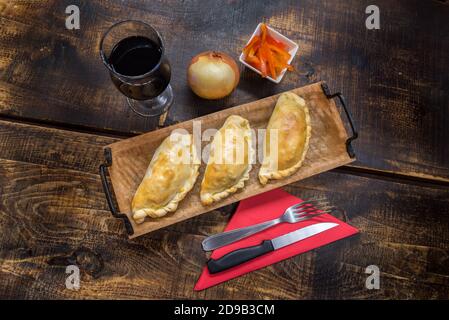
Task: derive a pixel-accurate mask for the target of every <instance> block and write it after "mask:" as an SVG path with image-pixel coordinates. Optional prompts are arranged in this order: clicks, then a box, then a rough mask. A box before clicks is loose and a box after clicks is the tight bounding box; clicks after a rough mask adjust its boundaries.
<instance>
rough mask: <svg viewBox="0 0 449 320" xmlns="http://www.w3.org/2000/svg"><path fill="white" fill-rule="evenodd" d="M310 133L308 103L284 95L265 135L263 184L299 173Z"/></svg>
mask: <svg viewBox="0 0 449 320" xmlns="http://www.w3.org/2000/svg"><path fill="white" fill-rule="evenodd" d="M311 131H312V128H311V125H310V116H309V109H308V108H307V105H306V102H305V100H304V99H303V98H301V97H299V96H297V95H296V94H294V93H291V92H286V93H283V94H281V96H280V97H279V99H278V101H277V103H276V106H275V107H274V110H273V113H272V115H271V117H270V120H269V122H268V126H267V130H266V133H265V139H264V159H263V162H262V166H261V167H260V171H259V180H260V183H262V184H266V183H267V182H268V180H269V179H282V178H284V177H287V176H290V175H292V174H293V173H295V172H296V170H298V168H299V167H300V166H301V164H302V162H303V161H304V158H305V156H306V153H307V149H308V148H309V140H310V136H311ZM276 149H277V150H276Z"/></svg>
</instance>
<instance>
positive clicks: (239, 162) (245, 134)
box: [200, 115, 254, 205]
mask: <svg viewBox="0 0 449 320" xmlns="http://www.w3.org/2000/svg"><path fill="white" fill-rule="evenodd" d="M253 156H254V151H253V147H252V134H251V128H250V126H249V122H248V120H246V119H244V118H242V117H240V116H235V115H233V116H230V117H228V118H227V119H226V121H225V123H224V124H223V126H222V127H221V128H220V130H218V131H217V133H216V134H215V135H214V138H213V141H212V144H211V148H210V153H209V159H208V163H207V167H206V171H205V173H204V177H203V181H202V182H201V192H200V197H201V202H202V203H203V204H205V205H208V204H211V203H213V202H216V201H219V200H221V199H223V198H226V197H227V196H229V195H230V194H232V193H234V192H236V191H237V190H238V189H241V188H243V187H244V185H245V181H246V180H248V179H249V172H250V170H251V167H252V166H251V162H252V159H253Z"/></svg>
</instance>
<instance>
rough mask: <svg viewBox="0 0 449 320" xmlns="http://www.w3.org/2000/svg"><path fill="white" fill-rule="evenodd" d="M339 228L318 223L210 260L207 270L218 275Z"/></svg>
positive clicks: (335, 224)
mask: <svg viewBox="0 0 449 320" xmlns="http://www.w3.org/2000/svg"><path fill="white" fill-rule="evenodd" d="M336 226H338V223H332V222H323V223H316V224H312V225H310V226H307V227H305V228H301V229H299V230H296V231H293V232H290V233H287V234H284V235H282V236H280V237H277V238H274V239H272V240H265V241H263V242H262V243H261V244H259V245H257V246H253V247H248V248H242V249H238V250H235V251H232V252H229V253H227V254H225V255H224V256H223V257H221V258H219V259H217V260H214V259H209V261H208V262H207V268H208V269H209V272H210V273H211V274H214V273H218V272H221V271H224V270H227V269H229V268H232V267H235V266H237V265H239V264H241V263H243V262H246V261H249V260H251V259H254V258H257V257H259V256H261V255H263V254H266V253H268V252H271V251H274V250H277V249H280V248H283V247H286V246H288V245H290V244H292V243H295V242H298V241H301V240H304V239H306V238H309V237H312V236H314V235H316V234H318V233H321V232H323V231H326V230H329V229H332V228H334V227H336Z"/></svg>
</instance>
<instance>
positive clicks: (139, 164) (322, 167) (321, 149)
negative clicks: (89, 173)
mask: <svg viewBox="0 0 449 320" xmlns="http://www.w3.org/2000/svg"><path fill="white" fill-rule="evenodd" d="M290 92H293V93H295V94H297V95H299V96H301V97H302V98H304V99H305V101H306V103H307V106H308V109H309V114H310V125H311V127H312V130H311V137H310V142H309V148H308V151H307V154H306V158H305V160H304V162H303V164H302V166H301V168H300V169H299V170H298V171H297V172H296V173H294V174H292V175H291V176H289V177H286V178H284V179H280V180H272V181H270V182H269V183H268V184H266V185H264V186H262V185H261V184H260V182H259V178H258V172H259V170H260V160H256V162H255V163H254V164H253V165H252V170H251V172H250V176H249V179H248V181H247V182H245V188H243V189H242V190H240V191H239V192H236V193H235V194H232V195H230V196H229V197H227V198H226V199H223V200H221V201H219V202H217V203H214V204H212V205H208V206H205V205H203V204H202V203H201V201H200V196H199V195H200V181H202V179H203V173H204V170H205V167H206V162H207V159H206V158H205V156H204V155H205V151H206V150H207V149H206V148H207V146H208V145H209V143H211V141H203V137H204V135H205V134H204V133H205V132H207V130H210V129H217V128H218V129H219V128H221V126H222V125H223V123H224V122H225V121H226V119H227V118H228V117H229V116H232V115H239V116H242V117H244V118H245V119H247V120H248V121H249V123H250V126H251V129H254V130H255V131H254V132H253V133H254V134H253V139H254V141H256V140H257V141H258V142H257V143H254V144H253V147H254V150H255V151H254V153H255V156H256V157H260V156H261V155H262V153H263V152H262V151H261V150H262V148H263V147H262V146H263V138H262V139H259V138H260V134H259V132H257V131H258V130H260V129H263V130H265V129H266V127H267V125H268V121H269V119H270V117H271V114H272V112H273V109H274V106H275V105H276V102H277V100H278V98H279V95H275V96H271V97H267V98H264V99H261V100H258V101H254V102H250V103H247V104H243V105H241V106H237V107H233V108H229V109H226V110H223V111H220V112H215V113H213V114H209V115H206V116H203V117H200V118H196V119H195V120H193V121H185V122H182V123H179V124H177V125H173V126H170V127H167V128H163V129H161V130H157V131H153V132H149V133H146V134H142V135H139V136H137V137H133V138H129V139H126V140H122V141H120V142H116V143H113V144H111V145H109V146H107V148H109V149H110V150H111V153H112V165H111V166H110V167H109V175H110V178H111V184H112V186H113V190H114V193H115V198H116V199H117V204H118V207H119V211H120V212H122V213H124V214H126V215H127V216H128V219H129V221H130V222H131V225H132V227H133V230H134V233H133V234H132V235H131V237H137V236H140V235H142V234H145V233H147V232H151V231H154V230H157V229H159V228H163V227H165V226H168V225H170V224H173V223H177V222H179V221H182V220H186V219H189V218H191V217H194V216H197V215H200V214H203V213H205V212H208V211H211V210H213V209H217V208H220V207H223V206H225V205H228V204H231V203H234V202H237V201H240V200H243V199H246V198H249V197H252V196H255V195H257V194H259V193H263V192H267V191H270V190H273V189H276V188H280V187H282V186H284V185H287V184H290V183H292V182H296V181H298V180H302V179H304V178H308V177H310V176H312V175H315V174H319V173H321V172H325V171H328V170H331V169H334V168H336V167H340V166H342V165H345V164H348V163H351V162H353V161H354V160H355V159H352V158H351V157H350V156H349V154H348V151H347V148H346V141H347V139H348V134H347V133H346V130H345V127H344V124H343V122H342V121H341V118H340V115H339V113H338V110H337V107H336V106H335V103H334V101H333V100H329V99H328V98H327V97H326V95H325V93H324V92H323V88H322V83H320V82H318V83H315V84H311V85H308V86H305V87H301V88H296V89H293V90H291V91H290ZM194 121H195V123H194ZM173 130H184V131H188V132H189V133H191V134H193V137H194V138H193V139H194V140H195V141H196V142H195V141H194V142H193V143H194V144H195V145H196V146H197V148H198V150H199V153H200V155H199V157H198V158H199V159H202V160H201V165H200V169H199V172H200V173H199V177H198V179H197V182H196V183H195V186H194V187H193V189H192V191H190V192H189V193H188V194H187V195H186V197H185V199H184V200H182V201H181V202H180V203H179V206H178V209H177V210H176V212H174V213H172V214H171V213H170V214H167V215H166V216H164V217H160V218H158V219H152V218H148V219H146V220H145V221H144V222H143V223H141V224H137V223H136V222H135V221H134V219H133V213H132V209H131V202H132V199H133V197H134V194H135V191H136V190H137V188H138V186H139V185H140V183H141V182H142V178H143V176H144V175H145V172H146V170H147V167H148V165H149V162H150V159H151V158H152V157H153V154H154V152H155V151H156V149H157V148H158V147H159V146H160V145H161V143H162V141H163V140H164V139H166V138H167V137H168V136H169V135H170V133H171V132H172V131H173ZM195 130H197V131H198V132H195ZM261 140H262V141H261Z"/></svg>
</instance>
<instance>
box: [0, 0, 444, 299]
mask: <svg viewBox="0 0 449 320" xmlns="http://www.w3.org/2000/svg"><path fill="white" fill-rule="evenodd" d="M70 4H76V5H78V6H79V8H80V10H81V28H80V29H79V30H67V29H66V28H65V18H66V14H65V8H66V7H67V6H68V5H70ZM369 4H371V1H357V0H339V1H316V0H309V1H293V0H291V1H288V0H283V1H279V0H276V1H256V0H251V1H249V0H245V1H237V0H235V1H232V0H229V1H225V2H223V1H189V0H187V1H176V0H166V1H140V0H129V1H118V0H117V1H87V0H85V1H82V0H64V1H61V0H47V1H6V0H2V1H0V30H1V32H0V298H26V299H47V298H50V299H54V298H191V299H203V298H205V299H208V298H215V299H225V298H230V299H246V298H253V299H258V298H262V299H272V298H277V299H315V298H332V299H347V298H362V299H363V298H374V299H384V298H387V299H390V298H399V299H408V298H418V299H427V298H445V299H447V298H448V297H449V188H448V186H449V145H448V141H449V54H448V52H449V23H448V18H449V4H448V2H446V1H444V0H442V1H436V0H435V1H432V0H425V1H424V0H420V1H411V0H401V1H387V0H378V1H376V2H375V4H376V5H377V6H378V7H379V8H380V17H381V29H380V30H368V29H366V28H365V19H366V17H367V14H365V8H366V7H367V6H368V5H369ZM127 18H134V19H141V20H144V21H147V22H149V23H151V24H152V25H154V26H155V27H156V28H157V29H158V30H160V31H161V33H162V34H163V36H164V38H165V42H166V46H167V49H166V51H167V54H168V57H169V59H170V61H171V63H172V67H173V79H172V86H173V89H174V92H175V96H176V102H175V105H174V107H173V109H172V110H171V113H170V116H171V117H172V118H174V119H175V120H178V121H183V120H187V119H191V118H194V117H198V116H200V115H204V114H207V113H210V112H213V111H217V110H221V109H224V108H227V107H229V106H234V105H238V104H241V103H244V102H248V101H253V100H256V99H259V98H262V97H266V96H269V95H272V94H274V93H277V92H281V91H283V90H286V89H291V88H294V87H298V86H302V85H306V84H308V83H312V82H315V81H318V80H325V81H326V82H327V83H328V84H329V86H330V88H331V89H333V90H335V91H336V90H338V91H342V92H343V93H344V94H345V96H346V98H347V100H348V103H349V107H350V110H351V111H352V114H353V116H354V119H355V122H356V124H357V125H358V129H359V132H360V138H359V139H358V140H356V142H355V149H356V154H357V159H358V161H357V162H355V163H354V164H353V165H350V166H345V167H342V168H339V169H337V170H333V171H331V172H327V173H323V174H320V175H318V176H315V177H312V178H310V179H307V180H305V181H301V182H298V183H295V184H293V185H289V186H288V187H287V188H285V189H286V190H287V191H289V192H291V193H293V194H295V195H298V196H301V197H318V196H324V197H326V198H328V199H329V200H330V201H331V202H332V203H334V204H335V205H337V206H338V207H340V208H343V209H344V213H345V214H346V216H347V218H348V219H349V222H350V223H351V224H353V225H354V226H356V227H358V228H359V229H360V231H361V232H360V234H359V235H357V236H354V237H352V238H349V239H346V240H343V241H339V242H337V243H334V244H332V245H329V246H326V247H323V248H320V249H318V250H314V251H312V252H308V253H306V254H303V255H300V256H297V257H295V258H292V259H289V260H286V261H283V262H281V263H278V264H275V265H273V266H270V267H268V268H265V269H262V270H259V271H257V272H253V273H251V274H248V275H245V276H243V277H240V278H237V279H234V280H232V281H229V282H227V283H225V284H222V285H219V286H216V287H214V288H211V289H208V290H205V291H202V292H194V291H193V286H194V284H195V282H196V280H197V278H198V276H199V274H200V272H201V269H202V267H203V265H204V262H205V261H206V256H205V255H204V253H203V252H202V250H201V247H200V243H201V241H202V240H203V239H204V238H205V237H206V236H207V235H210V234H212V233H216V232H220V231H221V230H223V228H224V227H225V225H226V223H227V221H228V219H229V213H227V212H228V211H227V210H226V209H224V210H221V211H213V212H210V213H208V214H204V215H202V216H200V217H197V218H194V219H191V220H188V221H186V222H183V223H179V224H176V225H173V226H171V227H168V228H165V229H163V230H160V231H157V232H153V233H151V234H148V235H145V236H142V237H140V238H137V239H134V240H128V239H127V237H126V235H125V230H124V228H123V225H122V223H121V222H120V221H118V220H116V219H114V218H112V216H111V214H110V212H109V210H108V207H107V204H106V201H105V197H104V194H103V191H102V187H101V183H100V177H99V175H98V166H99V164H100V163H101V161H102V159H103V155H102V147H103V146H104V145H107V144H109V143H111V142H114V141H118V140H120V139H124V138H126V137H128V136H132V135H135V134H139V133H142V132H145V131H148V130H152V129H153V128H154V124H155V123H154V121H149V120H145V119H143V118H141V117H139V116H137V115H135V114H133V112H132V111H131V110H130V109H129V108H127V107H126V106H125V100H124V97H123V96H122V95H121V94H120V93H119V92H118V91H117V90H116V89H115V88H114V87H113V85H112V83H111V81H110V79H109V76H108V73H107V72H106V69H105V68H104V66H103V65H102V64H101V61H100V59H99V53H98V46H99V41H100V38H101V35H102V33H103V32H104V31H105V29H106V28H108V27H109V26H110V25H112V24H113V23H114V22H117V21H119V20H123V19H127ZM260 21H265V22H267V23H269V24H270V25H271V26H273V27H274V28H276V29H277V30H279V31H281V32H282V33H283V34H285V35H286V36H288V37H290V38H291V39H293V40H294V41H296V42H297V43H299V46H300V49H299V55H298V56H297V57H296V58H295V60H294V67H295V69H296V71H295V72H293V73H290V74H288V75H287V76H286V77H285V79H284V81H283V82H282V83H281V84H280V85H274V84H272V83H270V82H268V81H265V80H262V79H260V78H259V77H258V76H257V75H256V74H254V73H252V72H251V71H248V70H244V71H242V77H241V82H240V85H239V87H238V89H237V90H236V91H235V92H234V93H233V94H232V95H231V96H230V97H228V98H226V99H224V100H221V101H212V102H208V101H203V100H201V99H199V98H197V97H195V96H194V95H193V94H192V93H191V92H190V90H189V89H188V87H187V85H186V76H185V70H186V66H187V64H188V63H189V61H190V59H191V58H192V56H193V55H195V54H196V53H199V52H201V51H204V50H207V49H217V50H221V51H225V52H228V53H229V54H230V55H232V56H233V57H234V58H237V57H238V55H239V53H240V50H241V49H242V47H243V46H244V44H245V42H246V41H247V39H248V37H249V35H250V34H251V33H252V32H253V30H254V28H255V27H256V25H257V24H258V23H259V22H260ZM242 70H243V68H242ZM71 263H76V264H78V265H79V266H80V267H81V269H82V273H81V288H80V290H78V291H73V290H68V289H66V287H65V279H66V277H67V274H66V273H65V266H66V265H67V264H71ZM368 265H377V266H378V267H379V268H380V271H381V278H380V279H381V282H380V289H379V290H368V289H366V287H365V280H366V277H367V276H368V275H367V274H365V268H366V267H367V266H368Z"/></svg>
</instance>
